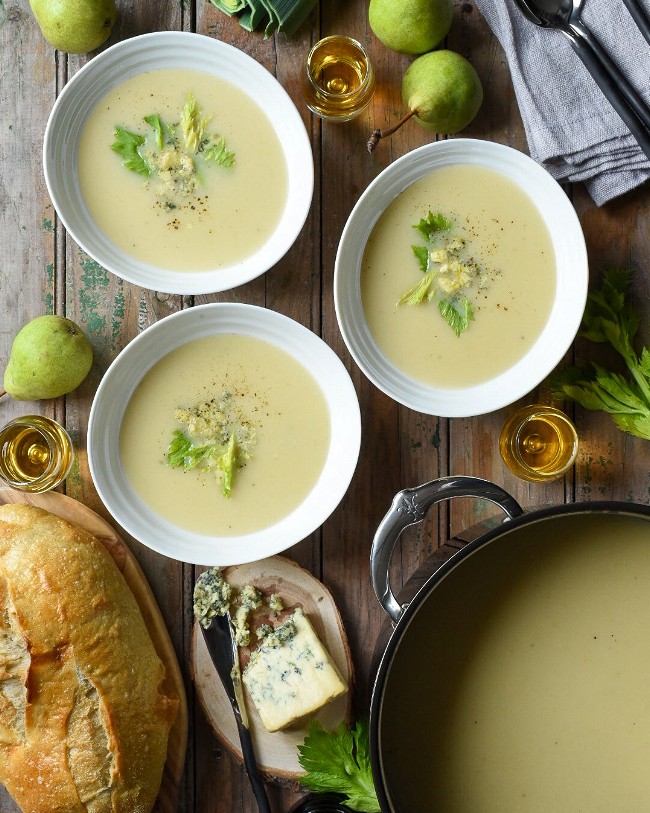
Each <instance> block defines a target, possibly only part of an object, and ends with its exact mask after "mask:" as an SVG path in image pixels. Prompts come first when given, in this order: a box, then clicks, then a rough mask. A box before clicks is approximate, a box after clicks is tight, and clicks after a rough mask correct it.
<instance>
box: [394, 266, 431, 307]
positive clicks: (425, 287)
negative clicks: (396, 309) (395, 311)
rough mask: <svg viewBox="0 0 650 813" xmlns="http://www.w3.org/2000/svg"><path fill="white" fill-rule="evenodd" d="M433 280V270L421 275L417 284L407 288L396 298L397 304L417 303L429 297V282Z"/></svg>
mask: <svg viewBox="0 0 650 813" xmlns="http://www.w3.org/2000/svg"><path fill="white" fill-rule="evenodd" d="M432 282H433V272H431V273H430V274H427V275H426V276H425V277H423V278H422V279H421V280H420V282H418V283H417V285H414V286H413V287H412V288H409V290H408V291H406V293H404V294H402V296H400V298H399V299H398V300H397V304H398V305H419V304H420V303H422V302H424V300H425V299H430V298H431V283H432Z"/></svg>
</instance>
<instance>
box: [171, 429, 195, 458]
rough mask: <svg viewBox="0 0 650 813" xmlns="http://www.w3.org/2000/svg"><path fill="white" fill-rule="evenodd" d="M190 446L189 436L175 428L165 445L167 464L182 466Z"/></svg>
mask: <svg viewBox="0 0 650 813" xmlns="http://www.w3.org/2000/svg"><path fill="white" fill-rule="evenodd" d="M191 448H192V441H191V440H190V438H189V437H188V436H187V435H186V434H184V433H183V432H181V431H180V430H179V429H175V430H174V432H173V435H172V440H171V442H170V443H169V446H168V447H167V463H168V465H170V466H172V467H173V468H179V467H180V466H183V465H184V464H185V458H186V457H187V455H188V453H189V451H190V449H191Z"/></svg>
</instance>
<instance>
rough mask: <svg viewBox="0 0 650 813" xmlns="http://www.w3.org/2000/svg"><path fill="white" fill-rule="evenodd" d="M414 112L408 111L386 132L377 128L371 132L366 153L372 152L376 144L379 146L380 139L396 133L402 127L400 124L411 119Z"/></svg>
mask: <svg viewBox="0 0 650 813" xmlns="http://www.w3.org/2000/svg"><path fill="white" fill-rule="evenodd" d="M416 112H417V111H416V110H409V112H408V113H406V115H404V116H402V118H401V119H400V120H399V121H398V122H397V124H394V125H393V126H392V127H390V128H389V129H388V130H380V129H379V128H377V129H376V130H373V131H372V134H371V136H370V138H369V139H368V143H367V145H366V146H367V147H368V152H373V151H374V149H375V147H376V146H377V144H379V141H380V139H382V138H388V136H392V135H393V133H396V132H397V131H398V130H399V128H400V127H401V126H402V124H405V123H406V122H407V121H408V120H409V119H410V118H411V116H414V115H415V114H416Z"/></svg>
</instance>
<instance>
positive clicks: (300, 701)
mask: <svg viewBox="0 0 650 813" xmlns="http://www.w3.org/2000/svg"><path fill="white" fill-rule="evenodd" d="M242 679H243V682H244V685H245V686H246V688H247V689H248V693H249V695H250V697H251V700H252V701H253V703H254V704H255V708H256V709H257V712H258V714H259V716H260V719H261V720H262V722H263V723H264V727H265V728H266V729H267V730H268V731H279V730H280V729H282V728H287V727H288V726H290V725H292V724H293V723H296V722H298V721H299V720H301V719H302V718H303V717H305V716H307V715H309V714H313V713H314V712H316V711H318V709H320V708H322V707H323V706H324V705H325V704H326V703H329V702H330V700H334V698H335V697H339V696H340V695H342V694H345V692H346V691H347V686H346V684H345V682H344V680H343V678H342V677H341V675H340V673H339V671H338V669H337V668H336V665H335V664H334V661H333V660H332V658H331V657H330V655H329V653H328V652H327V650H326V649H325V647H324V646H323V644H322V643H321V641H320V639H319V638H318V636H317V635H316V632H315V630H314V628H313V627H312V625H311V622H310V621H309V619H308V618H307V616H306V615H305V614H304V612H303V611H302V609H300V608H296V609H295V610H294V611H293V613H292V614H291V615H290V616H289V618H288V619H287V620H286V621H285V622H284V623H283V624H282V625H281V626H279V627H277V628H276V629H275V630H273V632H271V633H269V634H268V635H266V636H265V637H264V639H263V640H262V642H261V644H260V646H259V647H258V648H257V649H256V650H255V651H254V652H253V653H252V654H251V658H250V661H249V662H248V665H247V666H246V668H245V669H244V673H243V676H242Z"/></svg>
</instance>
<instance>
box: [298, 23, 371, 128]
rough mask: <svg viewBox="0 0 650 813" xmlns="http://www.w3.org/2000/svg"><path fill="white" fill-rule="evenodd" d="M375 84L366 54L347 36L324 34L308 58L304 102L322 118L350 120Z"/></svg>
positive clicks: (369, 95)
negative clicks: (328, 35) (327, 35)
mask: <svg viewBox="0 0 650 813" xmlns="http://www.w3.org/2000/svg"><path fill="white" fill-rule="evenodd" d="M374 85H375V78H374V73H373V70H372V66H371V65H370V61H369V60H368V56H367V54H366V52H365V50H364V49H363V47H362V46H361V44H360V43H358V42H357V41H356V40H353V39H351V38H350V37H343V36H332V37H325V38H324V39H322V40H320V42H317V43H316V45H314V47H313V48H312V49H311V51H310V53H309V56H308V57H307V68H306V71H305V73H304V76H303V91H304V94H305V101H306V102H307V106H308V107H309V108H310V109H311V110H313V112H314V113H316V114H317V115H319V116H321V118H326V119H332V120H337V121H349V120H350V119H352V118H354V117H355V116H358V115H359V113H361V112H362V110H364V109H365V107H366V106H367V105H368V103H369V102H370V98H371V96H372V93H373V90H374Z"/></svg>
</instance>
